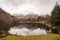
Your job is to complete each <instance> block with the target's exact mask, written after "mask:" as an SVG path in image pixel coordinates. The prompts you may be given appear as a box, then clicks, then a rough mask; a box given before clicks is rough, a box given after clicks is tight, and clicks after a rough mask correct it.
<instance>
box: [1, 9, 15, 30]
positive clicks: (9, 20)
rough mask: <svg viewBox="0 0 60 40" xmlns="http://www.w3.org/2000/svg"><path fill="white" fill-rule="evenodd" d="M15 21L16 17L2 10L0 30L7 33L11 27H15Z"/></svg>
mask: <svg viewBox="0 0 60 40" xmlns="http://www.w3.org/2000/svg"><path fill="white" fill-rule="evenodd" d="M14 21H15V20H14V16H12V15H10V14H9V13H7V12H5V11H4V10H3V9H1V8H0V30H2V29H3V30H5V31H7V30H8V29H9V27H11V26H13V25H14Z"/></svg>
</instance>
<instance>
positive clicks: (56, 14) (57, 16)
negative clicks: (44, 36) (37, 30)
mask: <svg viewBox="0 0 60 40" xmlns="http://www.w3.org/2000/svg"><path fill="white" fill-rule="evenodd" d="M51 14H52V16H51V19H52V21H51V22H52V24H53V25H55V26H59V25H60V6H59V5H58V4H57V3H56V5H55V7H54V9H53V11H52V13H51Z"/></svg>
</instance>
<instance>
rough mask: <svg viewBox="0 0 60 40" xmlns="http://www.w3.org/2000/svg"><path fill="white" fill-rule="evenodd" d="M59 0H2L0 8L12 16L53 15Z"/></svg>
mask: <svg viewBox="0 0 60 40" xmlns="http://www.w3.org/2000/svg"><path fill="white" fill-rule="evenodd" d="M57 1H58V2H59V0H0V7H1V8H2V9H4V10H5V11H6V12H8V13H10V14H24V15H26V14H28V13H30V12H33V13H36V14H38V15H45V14H49V15H50V14H51V11H52V9H53V7H54V6H55V4H56V2H57Z"/></svg>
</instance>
